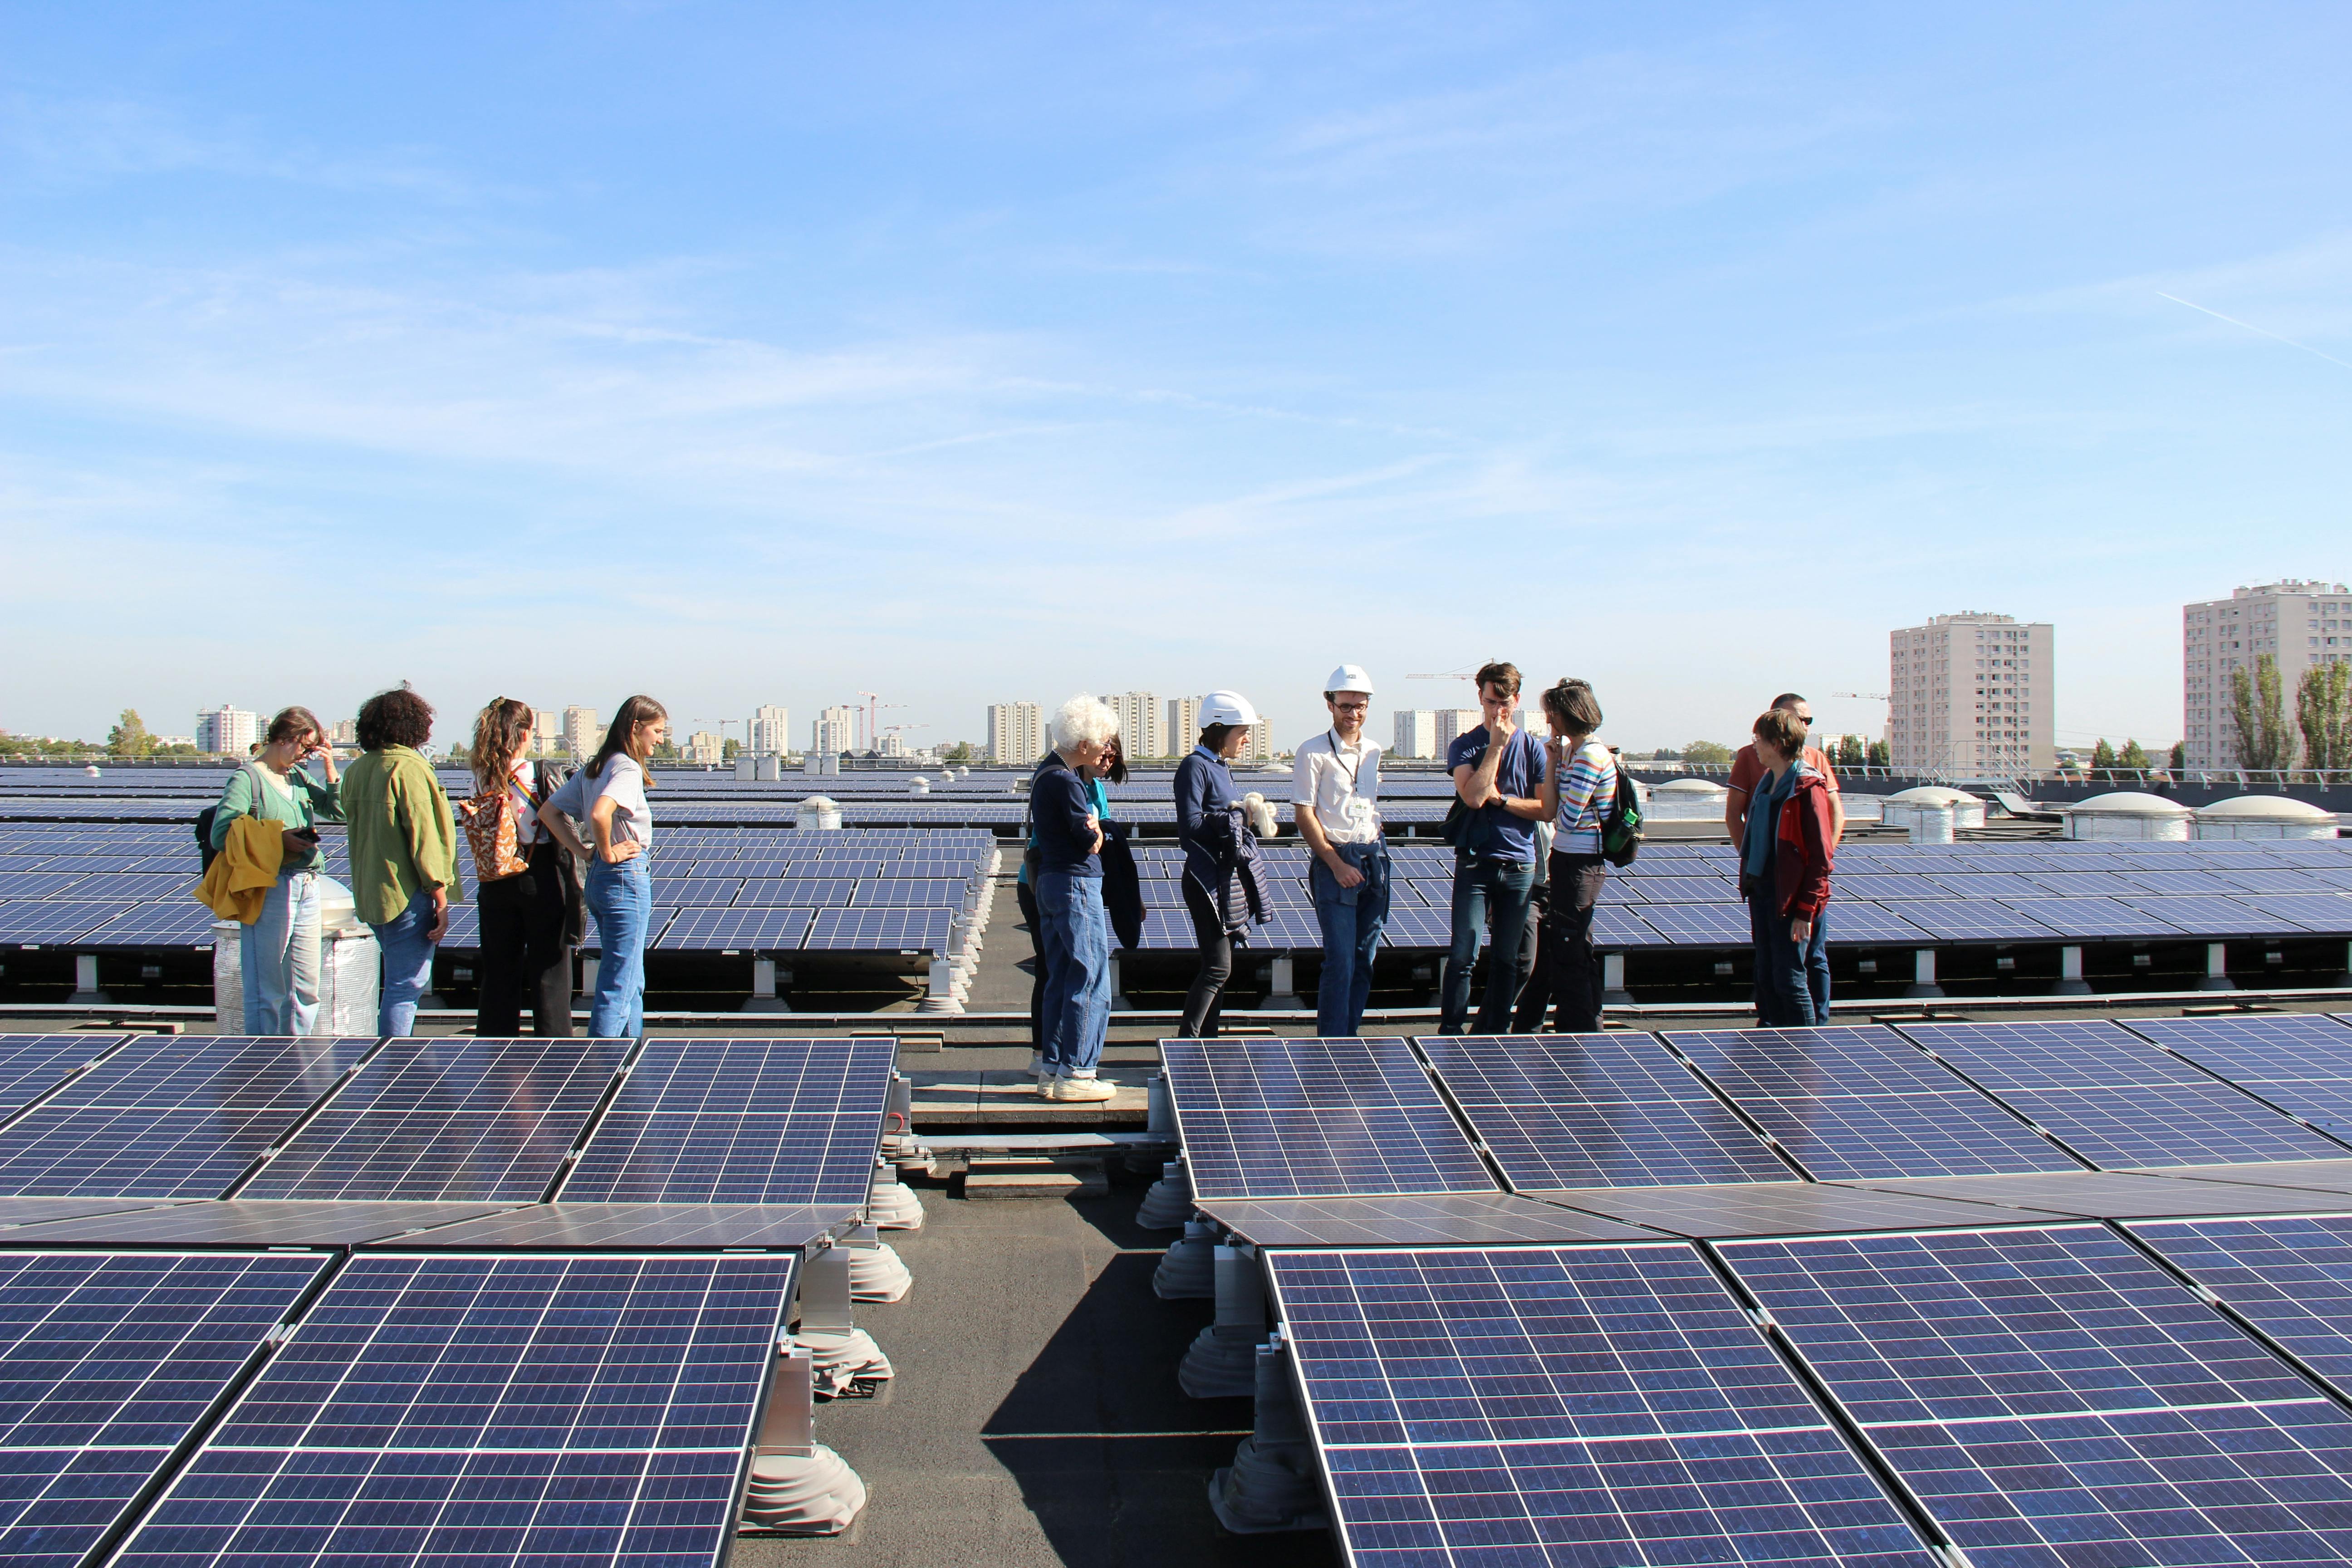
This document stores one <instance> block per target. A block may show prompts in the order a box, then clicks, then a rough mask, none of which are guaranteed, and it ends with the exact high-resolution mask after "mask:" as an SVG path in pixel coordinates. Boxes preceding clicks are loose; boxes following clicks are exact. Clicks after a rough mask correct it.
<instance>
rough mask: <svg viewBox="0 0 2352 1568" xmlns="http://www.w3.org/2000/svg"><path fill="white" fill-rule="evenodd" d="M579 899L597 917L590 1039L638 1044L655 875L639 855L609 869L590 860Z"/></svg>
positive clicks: (643, 1027) (643, 1026) (642, 1023)
mask: <svg viewBox="0 0 2352 1568" xmlns="http://www.w3.org/2000/svg"><path fill="white" fill-rule="evenodd" d="M580 891H581V896H582V897H583V899H584V900H586V901H587V904H588V912H589V913H590V914H592V915H593V916H595V917H596V945H597V947H598V948H599V949H600V950H601V952H599V955H598V957H597V960H596V994H595V996H594V997H593V998H592V999H591V1000H590V1002H589V1004H588V1035H589V1037H590V1038H592V1039H599V1040H618V1039H631V1040H634V1039H636V1038H638V1037H640V1036H642V1035H644V1033H645V1032H646V931H648V930H649V929H650V928H651V927H652V925H653V923H654V873H653V868H652V867H651V866H650V865H648V864H646V857H645V856H643V855H639V856H637V857H636V858H635V859H630V860H624V861H622V862H621V863H620V864H619V865H617V866H608V865H606V864H605V863H604V861H602V860H600V859H597V858H594V856H593V855H592V856H591V857H590V858H589V861H588V877H587V880H586V881H585V883H584V884H583V886H582V888H581V889H580Z"/></svg>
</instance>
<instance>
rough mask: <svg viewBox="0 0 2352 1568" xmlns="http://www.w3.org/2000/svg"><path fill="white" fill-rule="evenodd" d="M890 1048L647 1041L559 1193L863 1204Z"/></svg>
mask: <svg viewBox="0 0 2352 1568" xmlns="http://www.w3.org/2000/svg"><path fill="white" fill-rule="evenodd" d="M896 1056H897V1046H896V1044H895V1043H894V1042H893V1041H890V1040H887V1039H870V1040H856V1039H842V1040H791V1039H744V1040H656V1041H654V1042H652V1043H650V1044H648V1045H647V1046H646V1049H645V1054H644V1056H643V1057H642V1058H640V1059H639V1060H638V1061H637V1063H636V1065H635V1066H634V1067H633V1068H630V1070H629V1075H628V1077H627V1079H625V1080H624V1082H623V1084H622V1088H621V1093H620V1096H619V1098H618V1099H617V1100H614V1105H613V1109H612V1110H610V1111H609V1112H607V1113H606V1115H605V1116H604V1120H603V1121H601V1122H600V1123H599V1124H598V1126H597V1129H596V1132H595V1135H594V1136H593V1138H591V1139H590V1140H589V1142H588V1147H587V1150H586V1151H585V1152H583V1154H582V1155H581V1157H580V1162H579V1164H578V1165H577V1166H576V1167H575V1168H574V1170H573V1171H572V1174H571V1176H570V1177H569V1178H567V1179H566V1180H565V1182H564V1184H563V1187H562V1197H563V1198H564V1199H565V1200H566V1201H567V1202H573V1203H747V1204H750V1203H758V1204H837V1205H846V1206H848V1207H851V1208H862V1207H863V1206H864V1205H865V1203H866V1184H867V1183H868V1181H869V1180H870V1179H871V1178H872V1176H873V1173H874V1152H875V1149H876V1147H877V1144H878V1143H879V1142H880V1141H881V1137H882V1115H883V1110H884V1108H885V1104H886V1101H887V1099H888V1097H889V1089H890V1069H891V1064H892V1062H893V1061H894V1059H895V1058H896Z"/></svg>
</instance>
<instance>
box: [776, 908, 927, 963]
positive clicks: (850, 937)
mask: <svg viewBox="0 0 2352 1568" xmlns="http://www.w3.org/2000/svg"><path fill="white" fill-rule="evenodd" d="M953 931H954V925H953V917H952V916H951V915H950V912H949V911H948V910H918V909H896V908H865V909H861V908H850V909H822V910H817V911H816V919H815V920H814V921H812V922H811V923H810V925H809V931H808V935H807V936H806V937H805V938H803V940H802V942H801V945H802V946H803V947H804V948H809V949H812V950H832V951H835V952H929V953H933V954H938V953H943V952H947V951H948V943H949V941H950V938H951V936H952V935H953Z"/></svg>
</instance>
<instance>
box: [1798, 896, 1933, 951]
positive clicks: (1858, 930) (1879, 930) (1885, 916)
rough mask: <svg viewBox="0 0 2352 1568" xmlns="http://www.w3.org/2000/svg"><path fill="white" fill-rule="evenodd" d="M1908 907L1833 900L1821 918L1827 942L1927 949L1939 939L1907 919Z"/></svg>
mask: <svg viewBox="0 0 2352 1568" xmlns="http://www.w3.org/2000/svg"><path fill="white" fill-rule="evenodd" d="M1908 908H1910V905H1908V904H1906V903H1900V902H1898V903H1892V904H1885V905H1880V904H1872V903H1864V902H1860V901H1858V900H1839V899H1835V898H1832V900H1830V902H1829V907H1828V908H1827V909H1825V910H1822V914H1821V917H1820V920H1821V925H1822V929H1823V930H1824V931H1826V932H1827V935H1826V936H1825V937H1824V939H1823V940H1824V941H1826V942H1829V943H1830V944H1831V945H1832V946H1842V947H1887V946H1892V947H1925V946H1927V945H1928V944H1929V943H1931V942H1934V941H1935V940H1936V939H1935V938H1934V937H1932V936H1930V935H1928V934H1927V932H1926V931H1921V930H1920V929H1919V928H1918V927H1917V926H1915V925H1913V924H1912V923H1911V922H1910V921H1906V920H1905V919H1904V918H1903V910H1906V909H1908Z"/></svg>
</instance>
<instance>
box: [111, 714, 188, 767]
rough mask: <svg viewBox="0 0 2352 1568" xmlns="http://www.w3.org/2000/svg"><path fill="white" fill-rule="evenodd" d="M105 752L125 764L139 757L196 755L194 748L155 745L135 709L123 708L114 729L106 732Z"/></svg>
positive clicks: (153, 738) (153, 739) (152, 737)
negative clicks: (118, 758)
mask: <svg viewBox="0 0 2352 1568" xmlns="http://www.w3.org/2000/svg"><path fill="white" fill-rule="evenodd" d="M106 750H107V754H108V755H110V756H114V757H120V758H121V759H122V760H123V761H125V762H136V761H138V760H139V759H140V758H141V757H193V756H194V755H195V754H196V749H195V748H194V746H187V745H181V746H165V745H161V744H159V743H157V742H156V740H155V737H154V736H153V735H152V734H150V733H149V732H148V730H147V725H146V723H145V722H144V721H142V720H141V718H140V717H139V710H138V709H136V708H125V709H124V710H122V717H121V719H119V720H117V721H115V725H114V728H113V729H111V730H109V731H107V732H106Z"/></svg>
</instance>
